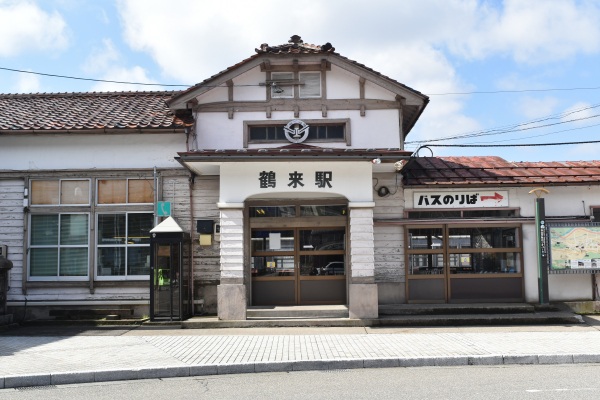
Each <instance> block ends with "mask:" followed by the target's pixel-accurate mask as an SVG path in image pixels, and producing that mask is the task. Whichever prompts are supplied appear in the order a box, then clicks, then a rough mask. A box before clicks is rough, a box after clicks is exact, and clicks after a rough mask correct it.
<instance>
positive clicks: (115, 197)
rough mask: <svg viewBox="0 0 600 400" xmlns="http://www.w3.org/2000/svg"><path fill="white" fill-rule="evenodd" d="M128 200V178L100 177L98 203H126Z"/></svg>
mask: <svg viewBox="0 0 600 400" xmlns="http://www.w3.org/2000/svg"><path fill="white" fill-rule="evenodd" d="M126 202H127V180H126V179H100V180H99V181H98V204H125V203H126Z"/></svg>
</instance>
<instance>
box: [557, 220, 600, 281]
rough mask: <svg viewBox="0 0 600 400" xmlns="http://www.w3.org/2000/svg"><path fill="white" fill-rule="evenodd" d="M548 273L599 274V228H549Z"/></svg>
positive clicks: (574, 226)
mask: <svg viewBox="0 0 600 400" xmlns="http://www.w3.org/2000/svg"><path fill="white" fill-rule="evenodd" d="M549 236H550V271H552V272H560V271H564V272H581V273H585V272H588V273H589V272H600V226H592V225H589V226H581V225H562V226H550V227H549Z"/></svg>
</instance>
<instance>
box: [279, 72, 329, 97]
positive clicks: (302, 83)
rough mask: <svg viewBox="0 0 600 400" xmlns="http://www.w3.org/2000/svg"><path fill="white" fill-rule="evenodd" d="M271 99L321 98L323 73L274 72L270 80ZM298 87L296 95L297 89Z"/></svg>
mask: <svg viewBox="0 0 600 400" xmlns="http://www.w3.org/2000/svg"><path fill="white" fill-rule="evenodd" d="M270 83H271V84H270V87H271V98H273V99H285V98H287V99H291V98H294V97H298V98H301V99H307V98H320V97H321V73H320V72H318V71H315V72H300V73H295V72H272V73H271V79H270ZM296 86H298V92H297V93H296V91H295V90H296V89H295V87H296Z"/></svg>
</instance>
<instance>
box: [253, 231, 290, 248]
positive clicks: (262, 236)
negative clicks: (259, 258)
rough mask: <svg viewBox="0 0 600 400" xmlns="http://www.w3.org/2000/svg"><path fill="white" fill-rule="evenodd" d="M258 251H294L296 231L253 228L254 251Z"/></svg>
mask: <svg viewBox="0 0 600 400" xmlns="http://www.w3.org/2000/svg"><path fill="white" fill-rule="evenodd" d="M257 251H266V252H268V251H294V231H290V230H272V229H269V230H253V231H252V253H254V252H257Z"/></svg>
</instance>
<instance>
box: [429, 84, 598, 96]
mask: <svg viewBox="0 0 600 400" xmlns="http://www.w3.org/2000/svg"><path fill="white" fill-rule="evenodd" d="M598 89H600V86H595V87H577V88H550V89H521V90H490V91H473V92H448V93H428V94H427V96H451V95H465V94H499V93H527V92H558V91H573V90H598Z"/></svg>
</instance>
